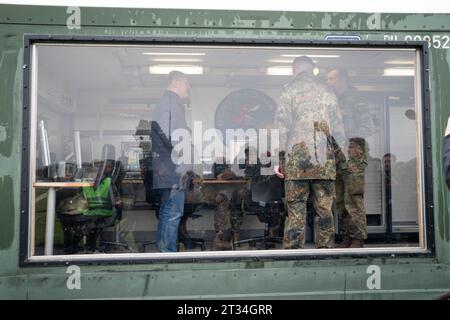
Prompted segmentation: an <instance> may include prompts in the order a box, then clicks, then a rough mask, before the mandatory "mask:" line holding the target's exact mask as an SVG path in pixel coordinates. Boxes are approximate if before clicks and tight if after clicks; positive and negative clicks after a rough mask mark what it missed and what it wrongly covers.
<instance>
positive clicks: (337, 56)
mask: <svg viewBox="0 0 450 320" xmlns="http://www.w3.org/2000/svg"><path fill="white" fill-rule="evenodd" d="M281 56H282V57H292V58H296V57H301V56H307V57H308V58H340V57H341V56H340V55H337V54H282V55H281Z"/></svg>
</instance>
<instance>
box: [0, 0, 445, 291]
mask: <svg viewBox="0 0 450 320" xmlns="http://www.w3.org/2000/svg"><path fill="white" fill-rule="evenodd" d="M66 10H67V8H66V7H36V6H10V5H0V204H1V205H0V298H20V299H27V298H30V299H33V298H99V297H100V298H101V297H104V298H117V297H124V298H129V297H131V298H169V299H170V298H183V299H184V298H200V297H206V298H256V299H259V298H262V299H269V298H270V299H272V298H282V299H283V298H285V299H286V298H289V299H290V298H333V299H343V298H348V299H364V298H370V299H392V298H431V297H434V296H436V295H438V294H439V293H443V292H445V291H448V290H450V215H449V203H450V201H449V192H448V191H447V188H446V186H445V182H444V180H443V179H442V161H441V155H442V136H443V131H444V128H445V125H446V120H447V117H448V116H449V115H450V90H448V86H449V85H450V70H449V68H450V64H449V62H450V57H449V50H448V49H435V48H431V50H430V53H431V61H430V67H431V125H432V154H433V177H434V179H433V181H434V183H433V188H434V203H433V204H432V205H434V215H435V216H434V221H435V242H436V257H435V258H404V257H402V258H398V257H395V256H388V257H385V258H376V259H373V258H366V259H361V258H354V259H350V258H341V259H335V260H317V261H314V260H302V261H273V262H262V261H261V262H217V263H197V264H189V263H173V264H160V263H158V264H148V265H143V264H142V265H119V266H112V265H110V266H82V267H81V272H82V276H81V290H69V289H67V287H66V281H67V279H68V276H69V275H68V274H67V273H66V267H36V268H35V267H31V268H19V237H20V225H19V222H20V215H21V214H27V213H21V212H20V179H21V167H20V163H21V151H22V149H21V148H22V146H21V141H22V96H21V95H22V85H23V84H22V64H23V50H22V41H23V38H22V37H23V34H24V33H35V34H59V35H63V34H64V35H110V36H136V37H141V36H177V37H198V38H202V37H208V38H210V37H214V38H231V37H233V38H273V39H306V40H307V39H313V40H323V39H324V36H325V35H326V34H330V33H333V34H358V35H361V36H362V39H363V40H386V39H387V38H389V39H390V40H395V37H396V39H397V40H404V39H405V36H407V35H421V36H424V35H431V36H432V35H450V15H446V14H372V13H358V14H354V13H294V12H265V11H261V12H258V11H251V12H246V11H202V10H196V11H189V10H152V9H111V8H101V9H100V8H81V28H80V29H73V30H69V29H68V28H67V26H66V21H67V18H68V17H69V15H70V14H67V13H66ZM369 265H378V266H380V268H381V289H380V290H369V289H368V288H367V285H366V281H367V278H368V276H369V275H368V274H367V267H368V266H369ZM180 284H183V285H182V286H181V285H180Z"/></svg>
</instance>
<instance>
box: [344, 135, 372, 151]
mask: <svg viewBox="0 0 450 320" xmlns="http://www.w3.org/2000/svg"><path fill="white" fill-rule="evenodd" d="M348 140H349V141H350V142H353V143H354V144H356V145H357V146H358V147H359V148H361V149H362V150H365V151H368V150H366V148H367V143H366V139H364V138H359V137H354V138H350V139H348Z"/></svg>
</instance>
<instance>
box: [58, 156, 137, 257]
mask: <svg viewBox="0 0 450 320" xmlns="http://www.w3.org/2000/svg"><path fill="white" fill-rule="evenodd" d="M107 165H108V166H110V169H111V172H110V173H107V177H106V178H110V180H106V178H105V177H104V175H105V170H106V169H105V168H106V166H107ZM96 166H97V168H98V173H97V177H96V179H95V182H94V187H84V188H83V193H82V194H83V195H84V198H85V203H84V204H82V205H80V207H79V208H78V210H79V211H78V212H75V214H74V212H67V211H66V210H64V209H63V210H62V211H60V212H58V218H59V219H60V221H61V224H62V225H63V230H64V248H65V252H66V253H67V254H71V253H76V252H78V251H80V250H84V251H88V252H95V251H101V252H106V251H107V250H109V248H111V247H123V248H124V249H125V250H127V251H130V248H129V246H128V244H126V243H121V242H120V241H119V235H120V230H119V223H120V221H121V219H122V205H118V204H116V199H115V197H114V192H113V189H118V186H120V184H121V182H122V179H123V177H124V173H123V171H124V170H123V168H122V165H121V163H120V161H115V160H107V159H105V160H104V161H101V162H97V163H96ZM108 170H109V169H108ZM103 178H104V179H103ZM108 181H109V182H108ZM103 183H106V184H109V185H106V184H105V185H103V188H108V189H109V191H108V192H107V194H108V197H109V201H107V202H109V205H106V207H107V208H105V204H104V203H102V204H101V205H99V202H98V201H99V200H98V199H99V194H98V193H97V192H98V190H100V189H101V188H102V184H103ZM97 188H98V189H97ZM79 195H80V193H79V192H78V194H77V197H79ZM87 195H91V196H87ZM108 211H110V215H105V214H108ZM113 226H115V227H116V231H115V241H104V240H100V241H99V240H98V239H99V237H100V235H101V234H102V233H103V231H104V229H106V228H109V227H113ZM82 239H83V242H84V246H83V247H80V246H79V245H78V244H79V242H80V241H81V240H82ZM97 242H98V243H97Z"/></svg>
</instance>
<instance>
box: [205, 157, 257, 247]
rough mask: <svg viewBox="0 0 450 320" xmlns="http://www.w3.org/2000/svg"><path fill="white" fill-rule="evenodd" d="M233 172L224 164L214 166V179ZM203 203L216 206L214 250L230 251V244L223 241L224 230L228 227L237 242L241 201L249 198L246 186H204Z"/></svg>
mask: <svg viewBox="0 0 450 320" xmlns="http://www.w3.org/2000/svg"><path fill="white" fill-rule="evenodd" d="M233 172H234V171H233V170H231V168H230V166H229V165H226V164H220V165H217V164H214V165H213V173H214V176H215V177H216V178H218V175H219V174H227V173H228V174H230V176H233V175H234V174H233ZM201 194H202V198H203V203H208V204H212V205H214V206H216V210H215V212H214V231H215V233H216V235H215V239H214V247H215V250H225V249H231V244H230V242H229V241H227V240H226V239H225V237H224V236H225V234H224V232H225V230H227V227H228V225H230V230H231V233H232V236H233V241H237V240H239V230H240V228H241V225H242V221H243V216H244V213H243V211H242V210H241V203H242V200H244V199H247V198H249V197H250V191H249V190H248V189H247V185H236V184H229V185H225V184H224V185H218V184H204V185H202V187H201Z"/></svg>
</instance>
